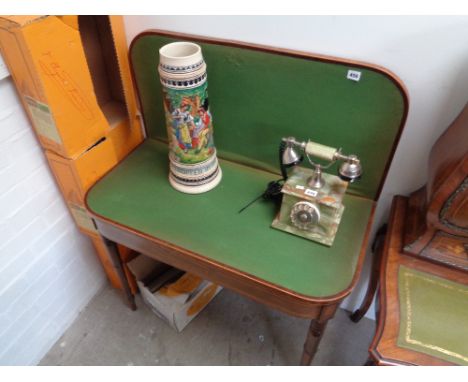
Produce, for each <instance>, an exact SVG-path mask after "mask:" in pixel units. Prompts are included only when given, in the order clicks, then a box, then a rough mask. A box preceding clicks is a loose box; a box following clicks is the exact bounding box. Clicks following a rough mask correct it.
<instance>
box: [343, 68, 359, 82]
mask: <svg viewBox="0 0 468 382" xmlns="http://www.w3.org/2000/svg"><path fill="white" fill-rule="evenodd" d="M346 78H347V79H348V80H352V81H356V82H358V81H359V80H360V79H361V72H360V71H358V70H348V75H347V76H346Z"/></svg>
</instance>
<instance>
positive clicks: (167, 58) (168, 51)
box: [159, 41, 203, 66]
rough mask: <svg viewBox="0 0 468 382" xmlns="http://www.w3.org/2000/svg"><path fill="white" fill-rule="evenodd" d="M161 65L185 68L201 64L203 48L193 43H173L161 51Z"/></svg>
mask: <svg viewBox="0 0 468 382" xmlns="http://www.w3.org/2000/svg"><path fill="white" fill-rule="evenodd" d="M159 59H160V63H161V64H165V65H175V66H184V65H190V64H196V63H198V62H200V61H201V60H202V59H203V57H202V52H201V47H200V45H198V44H195V43H193V42H184V41H179V42H173V43H170V44H167V45H164V46H163V47H162V48H161V49H159Z"/></svg>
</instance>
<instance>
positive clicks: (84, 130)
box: [0, 16, 138, 158]
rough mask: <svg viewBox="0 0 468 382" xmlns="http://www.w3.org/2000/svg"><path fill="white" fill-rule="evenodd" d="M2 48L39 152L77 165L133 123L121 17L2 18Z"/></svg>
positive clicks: (133, 107)
mask: <svg viewBox="0 0 468 382" xmlns="http://www.w3.org/2000/svg"><path fill="white" fill-rule="evenodd" d="M0 49H1V52H2V55H3V58H4V59H5V61H6V63H7V65H8V68H9V70H10V73H11V75H12V76H13V79H14V81H15V84H16V87H17V89H18V93H19V95H20V97H21V100H22V102H23V104H24V107H25V109H26V111H27V113H28V115H29V117H30V119H31V121H32V124H33V126H34V129H35V131H36V133H37V136H38V138H39V141H40V142H41V145H42V146H43V147H44V148H46V149H47V150H49V151H50V152H54V153H56V154H59V155H61V156H62V157H64V158H78V157H79V156H80V155H82V154H83V152H85V151H86V150H88V149H89V148H90V147H92V146H93V145H94V144H96V143H97V142H98V141H99V140H100V139H102V137H104V136H105V135H106V134H107V133H108V132H109V131H110V130H111V129H112V128H114V127H116V126H117V125H118V124H119V123H121V122H122V121H124V120H127V121H128V123H129V124H130V126H133V125H134V124H135V123H136V121H137V116H138V111H137V106H136V98H135V94H134V89H133V83H132V80H131V75H130V69H129V63H128V56H127V46H126V39H125V31H124V26H123V20H122V17H121V16H0Z"/></svg>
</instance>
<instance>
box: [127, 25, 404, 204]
mask: <svg viewBox="0 0 468 382" xmlns="http://www.w3.org/2000/svg"><path fill="white" fill-rule="evenodd" d="M184 40H185V41H187V40H189V41H193V42H196V43H198V44H200V46H201V47H202V52H203V55H204V58H205V61H206V63H207V71H208V92H209V99H210V110H211V113H212V115H213V126H214V141H215V145H216V149H217V151H218V156H219V157H221V158H224V159H228V160H231V161H235V162H238V163H245V164H248V165H250V166H253V167H258V168H261V169H265V170H268V171H272V172H276V173H279V169H278V158H277V156H278V155H277V152H278V145H279V143H280V140H281V137H285V136H295V137H296V138H297V139H298V140H301V141H302V140H308V139H311V140H313V141H315V142H318V143H321V144H324V145H328V146H332V147H342V148H343V152H344V153H347V154H356V155H358V157H359V158H360V159H361V163H362V166H363V170H364V175H363V177H362V179H361V180H360V181H359V182H356V183H354V184H352V185H350V192H351V193H353V194H356V195H360V196H364V197H366V198H369V199H374V200H376V199H377V195H378V191H379V188H380V186H381V184H383V181H384V178H385V173H386V166H387V165H388V164H389V162H390V160H391V157H392V154H393V149H394V147H395V146H396V142H397V139H398V135H399V132H400V128H401V127H402V125H403V123H404V121H405V119H406V113H407V110H408V101H407V95H406V93H405V90H404V89H403V87H402V85H401V84H400V82H399V80H398V78H396V77H395V76H392V75H391V74H389V73H387V72H385V71H384V70H382V69H379V68H376V67H373V66H372V65H367V64H363V63H360V64H358V63H351V62H348V61H346V60H340V59H327V58H317V57H313V56H312V55H307V54H291V53H288V52H285V51H281V50H275V49H269V48H266V47H260V48H259V47H257V48H252V47H248V46H245V45H244V46H240V45H239V44H237V45H236V44H232V43H226V42H223V41H215V40H208V39H205V38H200V37H197V36H184V35H176V36H171V35H170V33H169V32H152V31H148V32H144V33H142V34H140V35H138V36H137V37H135V39H134V40H133V41H132V46H131V49H130V62H131V65H132V68H133V73H134V77H135V82H136V84H137V88H138V94H139V98H140V103H141V106H142V112H143V116H144V120H145V125H146V129H147V132H148V136H149V137H150V138H156V139H162V140H166V139H167V132H166V128H165V123H164V120H165V119H164V111H163V101H162V90H161V85H160V82H159V74H158V70H157V65H158V61H159V49H160V48H161V47H162V46H163V45H165V44H167V43H170V42H174V41H184ZM349 70H355V71H358V72H360V73H361V77H360V80H359V81H353V80H350V79H348V78H347V76H348V71H349ZM329 172H330V173H333V174H335V173H336V166H334V167H333V168H331V169H330V171H329Z"/></svg>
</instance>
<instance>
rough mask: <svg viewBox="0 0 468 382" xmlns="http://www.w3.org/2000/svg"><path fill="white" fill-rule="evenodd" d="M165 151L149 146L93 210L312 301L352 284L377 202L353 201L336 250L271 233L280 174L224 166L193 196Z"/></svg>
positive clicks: (101, 185) (96, 194)
mask: <svg viewBox="0 0 468 382" xmlns="http://www.w3.org/2000/svg"><path fill="white" fill-rule="evenodd" d="M166 146H167V145H166V144H164V143H161V142H158V141H156V140H151V139H148V140H146V141H145V142H144V143H143V144H142V145H141V146H140V147H139V148H138V149H137V150H135V151H134V152H133V153H132V154H131V155H130V156H128V157H127V158H126V159H125V160H124V161H123V162H122V163H120V164H119V165H118V166H117V167H116V168H115V169H114V170H112V171H111V172H110V173H109V174H108V175H106V176H105V177H104V178H103V179H102V180H100V181H99V182H98V183H97V184H96V185H95V186H94V187H93V188H92V189H91V190H90V192H89V193H88V196H87V202H88V207H89V208H90V210H91V211H92V212H93V213H95V214H97V215H101V216H103V217H105V218H107V219H110V220H111V221H113V222H115V223H118V224H121V225H125V226H127V227H131V228H132V229H133V230H137V231H140V232H143V233H145V234H148V235H152V236H155V237H157V238H159V239H162V240H164V241H167V242H169V243H173V244H175V245H177V246H179V247H182V248H185V249H188V250H190V251H193V252H196V253H198V254H200V255H202V256H204V257H206V258H209V259H212V260H215V261H217V262H220V263H222V264H225V265H228V266H231V267H233V268H235V269H238V270H240V271H243V272H245V273H248V274H250V275H253V276H256V277H258V278H260V279H263V280H266V281H268V282H270V283H273V284H276V285H279V286H281V287H284V288H287V289H289V290H292V291H295V292H297V293H301V294H304V295H306V296H312V297H327V296H333V295H335V294H337V293H340V292H342V291H343V290H345V289H346V288H347V287H349V285H350V284H351V281H352V279H353V276H354V274H355V271H356V266H357V262H358V259H359V253H360V250H361V245H362V242H363V240H364V236H365V232H366V227H367V224H368V221H369V219H370V215H371V212H372V207H373V204H374V201H373V200H371V199H365V198H362V197H358V196H352V195H347V196H346V197H345V200H344V204H345V206H346V209H345V212H344V215H343V220H342V222H341V225H340V227H339V230H338V234H337V236H336V239H335V242H334V244H333V247H331V248H329V247H325V246H323V245H320V244H317V243H314V242H311V241H309V240H306V239H303V238H300V237H297V236H293V235H290V234H288V233H285V232H282V231H278V230H275V229H273V228H270V224H271V222H272V220H273V218H274V214H275V207H274V205H273V204H272V203H270V202H264V201H260V202H257V203H255V204H254V205H252V206H251V207H249V208H248V209H247V210H245V211H244V212H243V213H241V214H239V213H238V211H239V209H240V208H241V207H243V206H244V205H245V204H247V203H248V202H249V201H251V200H252V199H253V198H255V197H256V196H258V195H259V194H261V193H262V192H263V190H264V188H265V185H266V184H267V182H268V181H270V180H273V179H277V176H276V175H275V174H271V173H269V172H264V171H261V170H256V169H253V168H251V167H247V166H244V165H240V164H236V163H233V162H228V161H224V160H221V161H220V165H221V168H222V171H223V179H222V181H221V183H220V184H219V185H218V186H217V187H216V188H215V189H213V190H212V191H210V192H208V193H205V194H199V195H187V194H183V193H180V192H178V191H175V190H174V189H173V188H172V187H171V186H170V184H169V182H168V179H167V176H168V159H167V147H166Z"/></svg>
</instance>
